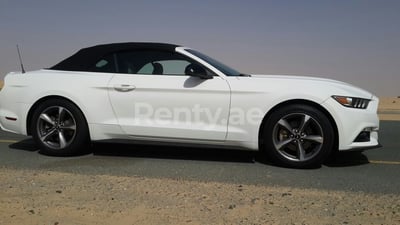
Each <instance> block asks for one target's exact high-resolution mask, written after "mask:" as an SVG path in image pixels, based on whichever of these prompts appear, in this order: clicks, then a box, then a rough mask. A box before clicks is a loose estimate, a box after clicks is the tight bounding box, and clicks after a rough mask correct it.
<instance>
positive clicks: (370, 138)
mask: <svg viewBox="0 0 400 225" xmlns="http://www.w3.org/2000/svg"><path fill="white" fill-rule="evenodd" d="M378 101H379V100H378V98H377V97H376V96H374V95H372V94H371V93H369V92H367V91H364V90H362V89H360V88H357V87H354V86H352V85H349V84H346V83H343V82H339V81H335V80H329V79H321V78H314V77H300V76H278V75H247V74H243V73H240V72H238V71H236V70H234V69H232V68H230V67H228V66H226V65H224V64H222V63H220V62H219V61H217V60H215V59H213V58H211V57H209V56H207V55H204V54H202V53H200V52H198V51H196V50H194V49H190V48H187V47H182V46H178V45H172V44H162V43H114V44H105V45H97V46H93V47H89V48H84V49H81V50H80V51H78V52H77V53H75V54H74V55H72V56H70V57H69V58H66V59H65V60H63V61H61V62H60V63H58V64H56V65H55V66H53V67H51V68H48V69H41V70H37V71H29V72H26V73H25V72H24V71H23V72H12V73H9V74H8V75H7V76H6V77H5V79H4V87H3V88H2V89H1V91H0V126H1V128H2V129H3V130H5V131H9V132H14V133H19V134H24V135H31V136H32V137H33V139H34V140H35V141H36V142H37V145H38V147H39V148H40V149H41V151H42V152H43V153H45V154H49V155H72V154H77V153H79V152H80V151H84V150H85V149H87V148H88V147H89V145H90V143H91V142H92V141H115V140H119V141H121V140H123V141H128V142H129V141H133V142H135V143H137V142H142V143H144V142H145V143H158V144H160V143H161V144H175V145H188V146H200V147H224V148H228V149H247V150H253V151H261V152H263V153H265V154H262V155H264V156H265V157H267V158H268V159H270V160H272V161H274V162H276V163H278V164H280V165H283V166H288V167H295V168H305V167H311V166H318V165H320V164H321V163H323V162H324V161H325V160H326V159H327V158H328V157H329V156H330V155H331V153H333V152H336V151H347V150H364V149H368V148H375V147H378V146H379V142H378V128H379V119H378V116H377V108H378Z"/></svg>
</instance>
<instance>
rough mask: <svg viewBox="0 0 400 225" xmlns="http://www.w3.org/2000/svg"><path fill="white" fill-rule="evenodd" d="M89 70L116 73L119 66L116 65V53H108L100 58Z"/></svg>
mask: <svg viewBox="0 0 400 225" xmlns="http://www.w3.org/2000/svg"><path fill="white" fill-rule="evenodd" d="M89 71H91V72H101V73H115V72H117V68H116V65H115V60H114V55H113V54H111V55H107V56H105V57H102V58H101V59H99V60H98V61H97V62H96V63H95V65H94V66H92V67H91V68H90V69H89Z"/></svg>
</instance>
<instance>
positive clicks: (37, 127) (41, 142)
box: [30, 99, 90, 156]
mask: <svg viewBox="0 0 400 225" xmlns="http://www.w3.org/2000/svg"><path fill="white" fill-rule="evenodd" d="M30 127H31V133H32V137H33V139H34V140H35V142H36V143H37V145H38V146H39V148H40V150H41V153H44V154H46V155H52V156H69V155H76V154H78V153H83V152H84V150H86V148H87V147H88V146H89V141H90V138H89V130H88V126H87V123H86V119H85V117H84V116H83V114H82V112H81V111H80V110H79V108H78V107H76V106H75V105H74V104H73V103H71V102H69V101H66V100H63V99H50V100H47V101H45V102H43V103H41V104H40V105H39V106H38V107H37V108H36V109H35V111H34V113H33V116H32V120H31V126H30Z"/></svg>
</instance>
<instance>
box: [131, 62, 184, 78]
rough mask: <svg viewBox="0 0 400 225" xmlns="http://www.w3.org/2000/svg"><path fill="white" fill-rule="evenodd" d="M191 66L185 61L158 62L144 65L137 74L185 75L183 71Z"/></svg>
mask: <svg viewBox="0 0 400 225" xmlns="http://www.w3.org/2000/svg"><path fill="white" fill-rule="evenodd" d="M189 64H191V63H190V62H189V61H186V60H160V61H155V62H151V63H147V64H146V65H144V66H143V67H142V68H141V69H140V70H139V71H138V72H137V73H138V74H156V75H186V74H185V69H186V67H187V66H188V65H189Z"/></svg>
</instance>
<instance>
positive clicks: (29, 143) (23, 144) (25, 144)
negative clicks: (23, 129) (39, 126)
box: [8, 138, 39, 152]
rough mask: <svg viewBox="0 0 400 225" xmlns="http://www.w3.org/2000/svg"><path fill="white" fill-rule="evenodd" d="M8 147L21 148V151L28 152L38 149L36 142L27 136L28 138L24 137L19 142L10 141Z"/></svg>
mask: <svg viewBox="0 0 400 225" xmlns="http://www.w3.org/2000/svg"><path fill="white" fill-rule="evenodd" d="M8 147H9V148H10V149H15V150H23V151H28V152H36V151H39V148H38V147H37V146H36V143H35V141H34V140H33V139H32V138H28V139H24V140H22V141H19V142H15V143H12V144H10V145H9V146H8Z"/></svg>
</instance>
